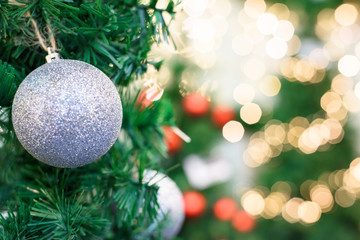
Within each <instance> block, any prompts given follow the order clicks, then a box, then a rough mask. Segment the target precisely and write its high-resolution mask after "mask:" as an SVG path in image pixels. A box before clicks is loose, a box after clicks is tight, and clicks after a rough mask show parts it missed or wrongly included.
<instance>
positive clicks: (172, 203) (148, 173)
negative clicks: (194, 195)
mask: <svg viewBox="0 0 360 240" xmlns="http://www.w3.org/2000/svg"><path fill="white" fill-rule="evenodd" d="M143 181H144V182H149V184H150V185H152V184H156V185H157V186H158V187H159V190H158V195H157V200H158V203H159V206H160V212H159V213H158V217H157V222H156V223H154V224H152V225H151V226H150V228H151V227H153V228H155V227H156V226H157V224H158V222H162V221H163V220H164V219H165V220H166V222H165V223H164V224H163V225H162V231H161V235H162V237H163V238H165V239H171V238H173V237H175V236H176V235H177V234H178V233H179V231H180V229H181V227H182V225H183V223H184V219H185V214H184V202H183V195H182V192H181V191H180V189H179V187H178V186H177V185H176V183H175V182H174V181H173V180H171V179H170V178H169V177H167V176H166V175H164V174H163V173H160V172H157V171H154V170H145V171H144V179H143ZM164 214H165V215H164Z"/></svg>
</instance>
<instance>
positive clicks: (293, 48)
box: [286, 35, 301, 56]
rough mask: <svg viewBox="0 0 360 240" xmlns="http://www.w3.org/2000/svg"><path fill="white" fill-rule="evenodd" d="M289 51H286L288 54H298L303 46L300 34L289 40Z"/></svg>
mask: <svg viewBox="0 0 360 240" xmlns="http://www.w3.org/2000/svg"><path fill="white" fill-rule="evenodd" d="M287 45H288V51H287V53H286V55H287V56H292V55H295V54H297V53H298V52H299V51H300V48H301V40H300V38H299V37H298V36H296V35H294V36H293V37H292V38H291V39H290V40H289V41H288V42H287Z"/></svg>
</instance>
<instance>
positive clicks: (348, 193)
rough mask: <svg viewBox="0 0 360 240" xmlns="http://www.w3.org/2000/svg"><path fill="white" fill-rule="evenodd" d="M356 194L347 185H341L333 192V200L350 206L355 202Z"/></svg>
mask: <svg viewBox="0 0 360 240" xmlns="http://www.w3.org/2000/svg"><path fill="white" fill-rule="evenodd" d="M355 199H356V194H355V192H354V191H353V190H351V189H349V188H347V187H341V188H339V189H338V190H337V191H336V192H335V201H336V203H337V204H339V205H340V206H342V207H344V208H346V207H351V206H352V205H353V204H354V203H355Z"/></svg>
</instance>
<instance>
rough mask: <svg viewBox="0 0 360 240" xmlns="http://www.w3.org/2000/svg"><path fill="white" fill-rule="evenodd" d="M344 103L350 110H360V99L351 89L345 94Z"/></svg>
mask: <svg viewBox="0 0 360 240" xmlns="http://www.w3.org/2000/svg"><path fill="white" fill-rule="evenodd" d="M343 105H344V107H345V108H346V109H347V110H348V111H349V112H352V113H356V112H359V111H360V99H359V98H358V97H357V96H356V95H355V93H354V92H353V91H349V92H347V93H346V94H345V95H344V97H343Z"/></svg>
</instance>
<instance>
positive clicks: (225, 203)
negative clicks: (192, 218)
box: [214, 198, 238, 220]
mask: <svg viewBox="0 0 360 240" xmlns="http://www.w3.org/2000/svg"><path fill="white" fill-rule="evenodd" d="M237 209H238V206H237V203H236V202H235V201H234V200H233V199H231V198H222V199H220V200H218V201H217V202H216V203H215V205H214V215H215V216H216V217H217V218H218V219H220V220H230V219H231V218H232V217H233V216H234V214H235V213H236V211H237Z"/></svg>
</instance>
